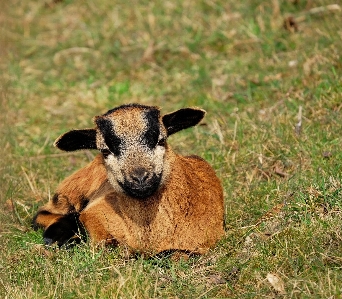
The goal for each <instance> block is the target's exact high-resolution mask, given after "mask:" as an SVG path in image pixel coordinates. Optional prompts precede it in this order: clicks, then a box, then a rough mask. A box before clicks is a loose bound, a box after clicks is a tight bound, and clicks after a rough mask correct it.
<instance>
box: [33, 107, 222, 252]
mask: <svg viewBox="0 0 342 299" xmlns="http://www.w3.org/2000/svg"><path fill="white" fill-rule="evenodd" d="M204 115H205V111H204V110H201V109H197V108H185V109H180V110H178V111H175V112H173V113H170V114H166V115H164V116H161V115H160V110H159V109H158V108H157V107H152V106H144V105H138V104H129V105H123V106H119V107H117V108H114V109H112V110H109V111H108V112H107V113H105V114H104V115H101V116H96V117H95V118H94V123H95V125H96V128H94V129H84V130H71V131H69V132H67V133H65V134H64V135H62V136H60V137H59V138H58V139H57V140H56V141H55V146H56V147H58V148H59V149H61V150H64V151H75V150H82V149H97V150H99V151H100V154H99V155H97V156H96V157H95V159H94V160H93V161H92V162H91V163H90V164H88V165H87V166H85V167H84V168H82V169H80V170H78V171H77V172H76V173H74V174H72V175H71V176H69V177H67V178H66V179H65V180H64V181H63V182H62V183H61V184H60V185H59V186H58V188H57V191H56V193H55V195H54V196H53V197H52V199H51V200H50V201H49V202H48V203H47V204H45V205H44V206H42V207H41V208H40V209H39V210H38V213H37V214H36V216H35V217H34V219H33V227H34V228H35V229H37V228H39V227H41V228H43V229H44V233H43V238H44V242H45V244H48V245H50V244H52V243H57V244H58V245H59V246H62V245H63V244H68V243H70V242H79V241H80V240H81V239H80V238H81V237H82V236H89V237H90V239H91V240H92V241H93V242H95V243H98V242H104V243H106V244H114V245H119V244H120V245H124V246H127V247H128V248H129V249H130V250H131V251H133V252H141V253H149V254H156V253H159V252H162V251H166V250H182V251H188V252H193V253H205V252H207V251H208V250H209V248H211V247H212V246H213V245H214V244H215V243H216V242H217V241H218V240H219V239H220V238H221V237H222V236H223V234H224V229H223V210H224V209H223V191H222V186H221V183H220V181H219V179H218V178H217V176H216V174H215V172H214V170H213V169H212V167H211V166H210V165H209V164H208V163H207V162H206V161H204V160H203V159H202V158H200V157H197V156H181V155H178V154H176V153H174V152H173V151H172V149H171V148H170V146H169V145H168V144H167V142H166V139H167V137H168V136H170V135H172V134H174V133H176V132H178V131H180V130H183V129H186V128H189V127H191V126H195V125H197V124H198V123H199V122H200V121H201V120H202V118H203V117H204Z"/></svg>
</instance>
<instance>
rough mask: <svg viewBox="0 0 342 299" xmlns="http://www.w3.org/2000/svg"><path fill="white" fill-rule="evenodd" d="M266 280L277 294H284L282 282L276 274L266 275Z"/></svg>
mask: <svg viewBox="0 0 342 299" xmlns="http://www.w3.org/2000/svg"><path fill="white" fill-rule="evenodd" d="M266 279H267V280H268V282H269V283H270V284H271V286H272V287H273V288H274V289H275V290H276V291H277V292H278V293H279V294H286V292H285V286H284V281H283V280H282V279H281V278H280V277H279V276H278V275H277V274H273V273H268V274H267V276H266Z"/></svg>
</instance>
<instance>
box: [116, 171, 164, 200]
mask: <svg viewBox="0 0 342 299" xmlns="http://www.w3.org/2000/svg"><path fill="white" fill-rule="evenodd" d="M160 181H161V175H156V174H153V176H152V177H151V178H150V179H149V180H148V181H145V182H144V183H137V182H134V181H130V180H127V179H125V180H124V182H123V183H121V182H118V183H119V185H120V187H121V188H122V189H123V191H124V192H125V193H126V194H127V195H129V196H131V197H134V198H137V199H147V198H148V197H150V196H151V195H153V194H154V193H155V192H156V191H157V190H158V188H159V186H160Z"/></svg>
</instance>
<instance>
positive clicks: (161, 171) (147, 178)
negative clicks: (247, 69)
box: [55, 104, 205, 199]
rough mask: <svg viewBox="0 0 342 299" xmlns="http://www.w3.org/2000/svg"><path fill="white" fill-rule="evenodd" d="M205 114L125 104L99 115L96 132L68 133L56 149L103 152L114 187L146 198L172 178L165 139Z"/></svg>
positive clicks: (198, 111)
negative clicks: (167, 177) (166, 178)
mask: <svg viewBox="0 0 342 299" xmlns="http://www.w3.org/2000/svg"><path fill="white" fill-rule="evenodd" d="M204 115H205V111H204V110H201V109H197V108H185V109H180V110H177V111H175V112H173V113H170V114H166V115H164V116H161V115H160V111H159V109H158V108H157V107H153V106H152V107H151V106H143V105H138V104H130V105H123V106H119V107H117V108H114V109H112V110H109V111H108V112H107V113H105V114H103V115H101V116H96V117H95V118H94V122H95V124H96V128H95V129H85V130H72V131H69V132H67V133H65V134H64V135H62V136H60V137H59V138H58V139H57V140H56V141H55V146H56V147H58V148H59V149H61V150H65V151H75V150H81V149H97V150H99V151H100V152H101V153H102V155H103V158H104V162H105V165H106V168H107V174H108V180H109V182H110V183H111V185H112V186H113V188H114V189H115V190H116V191H117V192H124V193H125V194H127V195H129V196H132V197H134V198H138V199H145V198H148V197H149V196H151V195H152V194H153V193H154V192H156V191H157V190H158V189H159V187H160V186H161V185H162V184H163V182H164V181H165V177H166V176H167V174H168V168H169V165H168V162H169V161H168V157H167V150H168V147H167V144H166V139H167V137H168V136H170V135H171V134H174V133H176V132H178V131H180V130H183V129H186V128H188V127H191V126H194V125H196V124H198V123H199V122H200V121H201V119H202V118H203V117H204Z"/></svg>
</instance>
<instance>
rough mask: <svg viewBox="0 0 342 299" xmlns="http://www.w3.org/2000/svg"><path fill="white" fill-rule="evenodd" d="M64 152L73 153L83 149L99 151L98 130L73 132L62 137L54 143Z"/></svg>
mask: <svg viewBox="0 0 342 299" xmlns="http://www.w3.org/2000/svg"><path fill="white" fill-rule="evenodd" d="M54 146H56V147H58V148H59V149H61V150H62V151H67V152H72V151H77V150H83V149H97V147H96V130H95V129H85V130H71V131H69V132H67V133H65V134H63V135H61V136H60V137H58V138H57V139H56V141H55V143H54Z"/></svg>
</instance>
